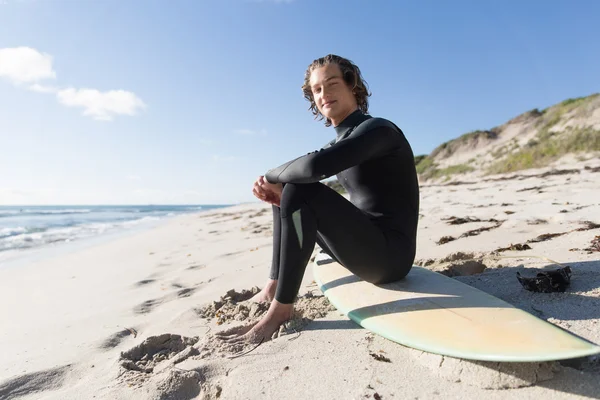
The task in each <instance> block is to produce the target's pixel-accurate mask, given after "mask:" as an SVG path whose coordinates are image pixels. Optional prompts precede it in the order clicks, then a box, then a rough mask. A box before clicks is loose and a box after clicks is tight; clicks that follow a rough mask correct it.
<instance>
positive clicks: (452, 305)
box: [313, 253, 600, 362]
mask: <svg viewBox="0 0 600 400" xmlns="http://www.w3.org/2000/svg"><path fill="white" fill-rule="evenodd" d="M313 267H314V277H315V281H316V282H317V285H318V286H319V287H320V288H321V290H322V291H323V293H324V294H325V296H326V297H327V298H328V299H329V301H330V302H331V303H332V304H333V305H334V306H335V307H336V308H337V309H338V310H340V311H341V312H343V313H344V314H345V315H346V316H348V317H349V318H350V319H352V320H353V321H355V322H356V323H358V324H359V325H361V326H362V327H364V328H366V329H368V330H370V331H372V332H374V333H376V334H378V335H381V336H383V337H385V338H387V339H389V340H392V341H394V342H397V343H399V344H402V345H405V346H408V347H411V348H415V349H419V350H423V351H426V352H430V353H435V354H441V355H445V356H450V357H456V358H463V359H469V360H481V361H504V362H541V361H552V360H562V359H570V358H577V357H584V356H589V355H593V354H599V353H600V346H597V345H595V344H593V343H591V342H589V341H587V340H584V339H582V338H579V337H578V336H575V335H573V334H571V333H569V332H567V331H566V330H563V329H561V328H559V327H557V326H555V325H553V324H551V323H549V322H546V321H544V320H542V319H540V318H537V317H535V316H533V315H531V314H529V313H527V312H525V311H523V310H520V309H518V308H516V307H514V306H512V305H511V304H509V303H507V302H505V301H503V300H501V299H498V298H497V297H494V296H492V295H490V294H488V293H485V292H483V291H481V290H479V289H476V288H474V287H472V286H469V285H466V284H464V283H462V282H459V281H457V280H455V279H452V278H449V277H446V276H444V275H442V274H439V273H437V272H433V271H430V270H428V269H426V268H422V267H418V266H413V268H412V269H411V271H410V273H409V274H408V275H407V276H406V277H405V278H404V279H403V280H401V281H397V282H393V283H390V284H385V285H373V284H370V283H368V282H365V281H363V280H361V279H360V278H358V277H357V276H355V275H354V274H352V273H351V272H350V271H348V270H347V269H346V268H344V267H343V266H341V265H340V264H338V263H337V262H334V261H333V260H331V259H330V257H329V256H328V255H326V254H324V253H320V254H318V255H317V257H316V260H315V262H314V264H313ZM515 282H516V278H515ZM540 295H543V294H540Z"/></svg>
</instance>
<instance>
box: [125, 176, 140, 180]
mask: <svg viewBox="0 0 600 400" xmlns="http://www.w3.org/2000/svg"><path fill="white" fill-rule="evenodd" d="M127 179H128V180H130V181H139V180H140V179H142V178H140V177H139V176H137V175H127Z"/></svg>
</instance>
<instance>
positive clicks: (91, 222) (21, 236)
mask: <svg viewBox="0 0 600 400" xmlns="http://www.w3.org/2000/svg"><path fill="white" fill-rule="evenodd" d="M221 207H227V206H224V205H183V206H172V205H147V206H0V264H1V263H2V262H3V261H7V260H8V259H13V258H15V257H16V256H18V255H19V254H23V253H27V252H30V251H31V250H35V249H43V248H48V247H57V246H61V245H64V244H66V243H73V242H81V241H85V240H86V239H91V238H101V237H103V236H104V237H106V236H110V235H111V234H118V233H125V232H127V231H134V230H140V229H145V228H148V227H151V226H155V225H156V223H157V222H159V221H161V220H165V219H166V218H171V217H174V216H176V215H181V214H189V213H197V212H202V211H207V210H211V209H215V208H221Z"/></svg>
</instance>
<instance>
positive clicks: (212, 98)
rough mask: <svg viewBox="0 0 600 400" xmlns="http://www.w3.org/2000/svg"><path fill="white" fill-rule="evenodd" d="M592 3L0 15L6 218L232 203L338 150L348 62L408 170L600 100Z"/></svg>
mask: <svg viewBox="0 0 600 400" xmlns="http://www.w3.org/2000/svg"><path fill="white" fill-rule="evenodd" d="M598 15H600V2H598V1H592V0H591V1H583V0H580V1H566V0H565V1H553V0H550V1H533V0H531V1H487V2H482V1H475V0H473V1H452V2H443V1H418V2H417V1H382V0H373V1H365V0H363V1H354V0H349V1H341V0H340V1H336V0H291V1H275V0H262V1H257V0H254V1H248V0H214V1H208V0H197V1H182V0H173V1H169V2H167V1H141V0H139V1H138V0H98V1H93V0H80V1H75V0H64V1H62V0H0V205H6V204H148V203H152V204H231V203H237V202H246V201H254V200H256V199H255V198H254V197H253V196H252V194H251V187H252V183H253V182H254V180H255V179H256V178H257V177H258V176H259V175H261V174H264V172H265V171H267V170H268V169H270V168H273V167H276V166H278V165H280V164H282V163H284V162H286V161H288V160H290V159H292V158H295V157H297V156H300V155H304V154H306V153H308V152H310V151H313V150H316V149H318V148H320V146H322V145H323V144H324V143H326V142H327V141H329V140H330V139H331V138H332V137H333V136H334V131H333V128H325V127H324V126H323V123H322V122H320V121H315V120H314V119H313V116H312V115H311V114H310V112H309V111H308V103H307V102H306V100H304V98H303V96H302V92H301V90H300V86H301V84H302V81H303V77H304V72H305V69H306V67H307V66H308V65H309V64H310V63H311V62H312V60H314V59H316V58H318V57H321V56H324V55H326V54H328V53H333V54H338V55H341V56H343V57H347V58H349V59H351V60H352V61H354V62H355V63H356V64H357V65H358V66H359V67H360V69H361V71H362V73H363V76H364V78H365V79H366V81H367V83H368V85H369V89H370V90H371V92H372V93H373V95H372V96H371V98H370V110H369V111H370V114H372V115H374V116H380V117H385V118H388V119H390V120H392V121H393V122H395V123H396V124H397V125H398V126H399V127H400V128H402V129H403V131H404V133H405V135H406V137H407V138H408V140H409V142H410V144H411V146H412V148H413V151H414V153H415V154H426V153H429V152H431V150H433V149H434V148H435V147H436V146H437V145H439V144H440V143H442V142H444V141H447V140H449V139H452V138H454V137H457V136H459V135H461V134H463V133H466V132H469V131H471V130H475V129H489V128H492V127H494V126H496V125H499V124H502V123H504V122H506V121H507V120H508V119H510V118H512V117H514V116H516V115H518V114H521V113H522V112H525V111H527V110H530V109H532V108H536V107H537V108H545V107H547V106H550V105H552V104H555V103H557V102H560V101H562V100H564V99H567V98H570V97H579V96H586V95H589V94H591V93H596V92H600V79H599V78H598V77H599V76H600V75H599V73H598V71H600V42H599V41H598V38H599V37H600V25H599V24H598V21H597V16H598Z"/></svg>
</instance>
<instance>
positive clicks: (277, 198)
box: [222, 54, 419, 343]
mask: <svg viewBox="0 0 600 400" xmlns="http://www.w3.org/2000/svg"><path fill="white" fill-rule="evenodd" d="M302 90H303V92H304V97H305V98H306V99H307V100H308V101H309V102H310V110H311V111H312V113H313V114H314V115H315V119H316V118H317V117H319V119H320V120H322V119H325V120H326V122H325V126H332V125H333V127H334V130H335V133H336V137H335V138H334V139H333V140H331V141H330V142H329V143H327V144H326V145H325V146H323V147H322V148H321V149H320V150H318V151H314V152H312V153H309V154H307V155H305V156H302V157H299V158H296V159H294V160H291V161H289V162H287V163H285V164H283V165H281V166H280V167H277V168H275V169H271V170H269V171H268V172H267V173H266V174H265V176H260V177H259V178H258V179H257V180H256V182H255V183H254V186H253V190H252V191H253V193H254V195H255V196H256V197H257V198H259V199H261V200H263V201H265V202H268V203H270V204H272V205H273V206H272V207H273V226H274V229H273V262H272V267H271V273H270V277H269V278H270V279H269V281H268V282H267V284H266V286H265V287H264V288H263V289H262V290H261V292H260V293H258V294H257V295H256V296H255V297H254V298H253V299H252V300H254V301H270V302H271V305H270V307H269V311H268V312H267V314H266V315H265V316H264V317H263V319H262V320H261V321H259V322H258V323H257V324H256V325H254V326H253V327H252V328H251V329H250V330H249V331H248V332H245V333H240V334H238V335H232V336H226V337H222V338H223V339H224V340H226V341H228V342H241V341H247V342H255V343H258V342H260V341H263V340H268V339H269V338H270V337H271V336H272V334H273V333H274V332H275V331H277V330H278V329H279V326H280V325H281V324H282V323H284V322H285V321H287V320H289V319H290V318H291V316H292V311H293V303H294V300H295V298H296V296H297V294H298V291H299V289H300V284H301V282H302V277H303V275H304V272H305V270H306V265H307V264H308V262H309V258H310V256H311V254H312V252H313V250H314V247H315V243H318V244H319V246H321V248H322V249H323V250H324V251H325V252H326V253H328V254H329V255H330V256H331V257H333V258H334V259H335V260H336V261H338V262H339V263H340V264H341V265H343V266H344V267H346V268H347V269H348V270H350V271H351V272H352V273H353V274H355V275H356V276H358V277H360V278H361V279H363V280H365V281H367V282H370V283H373V284H383V283H388V282H392V281H396V280H399V279H402V278H403V277H405V276H406V275H407V274H408V272H409V271H410V269H411V267H412V265H413V262H414V258H415V251H416V236H417V223H418V218H419V184H418V180H417V173H416V170H415V164H414V156H413V152H412V149H411V147H410V145H409V143H408V141H407V140H406V138H405V137H404V134H403V133H402V131H401V130H400V129H399V128H398V127H397V126H396V125H394V124H393V123H391V122H390V121H388V120H386V119H383V118H374V117H372V116H370V115H369V114H367V112H368V97H369V96H370V95H371V94H370V93H368V90H367V87H366V82H365V81H364V79H363V78H362V75H361V72H360V70H359V68H358V67H357V66H356V65H354V64H353V63H352V61H350V60H347V59H345V58H342V57H339V56H336V55H331V54H330V55H328V56H326V57H322V58H319V59H317V60H315V61H313V62H312V64H310V65H309V67H308V69H307V71H306V74H305V79H304V85H303V86H302ZM333 175H336V176H337V178H338V181H339V183H340V184H341V185H342V186H343V187H344V188H345V189H346V190H347V192H348V194H349V200H347V199H346V198H345V197H344V196H342V195H340V194H339V193H337V192H336V191H334V190H333V189H331V188H329V187H328V186H327V185H325V184H323V183H320V182H319V181H321V180H323V179H326V178H329V177H331V176H333Z"/></svg>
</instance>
